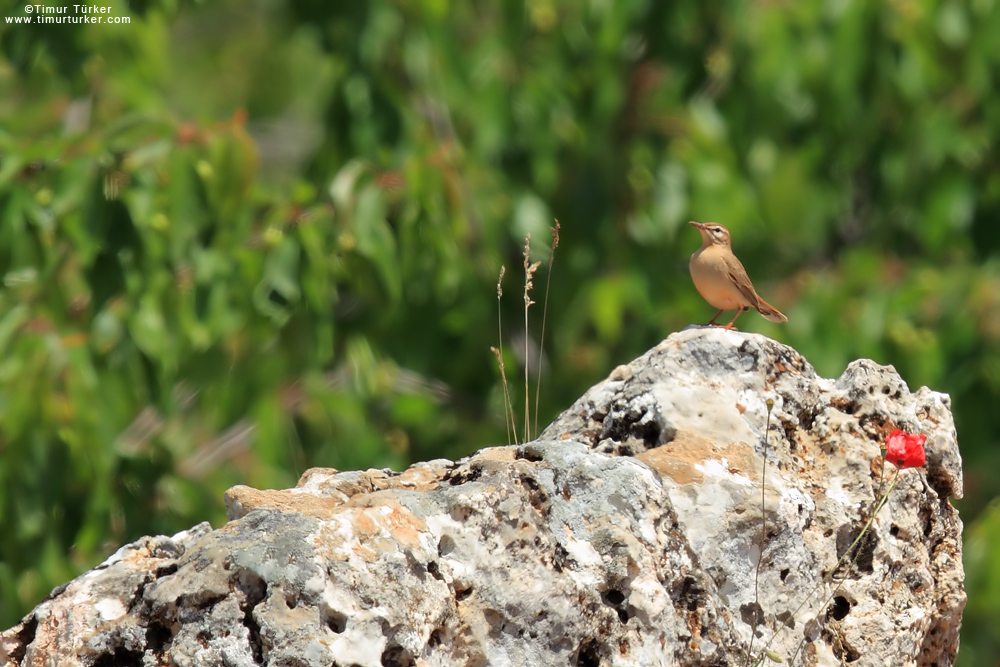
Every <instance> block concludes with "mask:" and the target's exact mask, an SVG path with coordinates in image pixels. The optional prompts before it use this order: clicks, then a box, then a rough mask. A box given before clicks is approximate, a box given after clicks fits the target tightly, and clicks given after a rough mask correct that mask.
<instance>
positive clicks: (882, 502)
mask: <svg viewBox="0 0 1000 667" xmlns="http://www.w3.org/2000/svg"><path fill="white" fill-rule="evenodd" d="M898 481H899V469H898V468H897V469H896V474H895V475H894V476H893V478H892V481H891V482H890V483H889V488H887V489H886V490H885V494H884V495H883V496H882V497H881V498H880V499H879V501H878V503H877V504H876V505H875V509H874V510H872V513H871V516H870V517H868V521H867V522H866V523H865V527H864V528H862V529H861V532H860V533H858V536H857V537H856V538H855V539H854V541H853V542H851V546H849V547H847V550H846V551H845V552H844V555H843V556H841V557H840V559H839V560H838V561H837V564H836V565H834V566H833V569H832V570H830V572H829V573H828V574H827V575H826V576H825V577H823V580H822V581H820V582H819V583H818V584H816V586H814V587H813V589H812V590H811V591H809V594H808V595H806V596H805V598H803V599H802V602H800V603H799V606H798V607H796V608H795V610H794V611H792V613H791V614H790V615H789V618H792V619H794V618H795V615H796V614H798V613H799V611H800V610H801V609H802V607H804V606H805V604H806V602H808V601H809V598H811V597H812V595H813V593H815V592H816V591H818V590H819V589H820V588H821V587H822V586H825V585H826V584H828V583H830V581H831V580H832V579H833V575H834V574H835V573H836V572H837V570H839V569H840V566H841V565H843V564H844V560H845V559H847V558H848V556H850V557H851V559H852V561H851V562H853V559H854V557H855V556H852V555H851V554H852V552H853V551H854V548H855V547H857V546H858V544H860V543H861V540H862V539H864V537H865V535H867V534H868V529H869V528H871V526H872V524H873V523H874V522H875V517H876V516H877V515H878V513H879V512H880V511H881V510H882V507H883V506H884V505H885V502H886V501H887V500H888V499H889V494H890V493H892V490H893V488H894V487H895V486H896V482H898ZM840 586H841V582H838V583H837V585H836V587H834V589H833V592H831V593H830V595H828V596H827V598H826V600H824V602H823V605H821V606H820V609H822V608H823V607H825V606H826V604H827V603H828V602H829V601H830V600H831V599H833V596H834V595H836V594H837V592H838V591H839V590H840ZM787 627H788V625H787V624H782V626H781V627H780V628H779V629H778V630H776V631H775V633H774V634H773V635H771V639H770V640H769V641H768V642H767V644H766V645H765V646H764V653H767V651H768V649H769V648H770V647H771V644H773V643H774V640H775V639H777V638H778V635H780V634H781V632H782V631H783V630H785V629H786V628H787ZM803 643H805V637H803V638H802V642H800V643H799V647H798V648H796V649H795V653H793V654H792V661H794V659H795V656H797V655H798V652H799V649H801V648H802V644H803ZM792 661H789V664H792ZM758 664H759V663H758Z"/></svg>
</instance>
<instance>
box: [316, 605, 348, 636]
mask: <svg viewBox="0 0 1000 667" xmlns="http://www.w3.org/2000/svg"><path fill="white" fill-rule="evenodd" d="M320 617H321V618H322V619H323V625H325V626H326V627H328V628H330V630H332V631H333V632H335V633H337V634H338V635H339V634H340V633H342V632H343V631H344V630H346V629H347V615H346V614H342V613H340V612H339V611H334V610H333V609H330V608H329V607H322V608H321V609H320Z"/></svg>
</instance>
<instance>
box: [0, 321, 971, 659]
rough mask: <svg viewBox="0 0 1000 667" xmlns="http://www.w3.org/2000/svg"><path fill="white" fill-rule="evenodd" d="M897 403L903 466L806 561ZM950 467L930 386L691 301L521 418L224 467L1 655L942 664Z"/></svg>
mask: <svg viewBox="0 0 1000 667" xmlns="http://www.w3.org/2000/svg"><path fill="white" fill-rule="evenodd" d="M768 400H770V401H773V410H772V412H771V415H770V426H768V409H767V403H766V402H767V401H768ZM897 427H898V428H901V429H903V430H906V431H910V432H915V433H923V434H926V435H927V436H928V439H927V451H928V462H927V465H926V467H925V468H922V469H906V470H902V471H900V473H899V478H898V482H897V483H896V486H895V487H894V488H893V490H892V493H891V494H890V496H889V500H888V502H887V503H886V504H885V505H884V506H883V507H882V509H881V510H880V511H879V512H878V514H877V515H876V517H875V520H874V522H873V524H872V527H871V530H870V532H869V533H868V537H867V539H864V540H863V541H862V542H861V545H860V548H859V550H858V556H857V558H856V559H853V561H852V562H851V563H849V564H848V565H844V566H841V567H840V568H839V569H838V570H837V573H836V576H835V577H833V580H832V581H827V582H824V576H825V575H827V574H828V573H830V572H831V571H832V570H834V568H835V567H836V566H837V562H838V558H839V556H840V555H841V554H843V553H844V551H845V549H847V547H848V546H849V545H850V544H851V542H852V541H853V540H854V538H855V537H856V536H857V535H858V534H859V533H860V530H861V528H862V527H863V525H864V524H865V522H866V521H867V519H868V517H869V513H870V512H871V511H872V509H873V507H874V505H875V500H876V496H877V493H878V490H879V488H880V473H881V471H882V466H881V465H879V464H878V457H879V455H880V451H879V446H880V443H881V442H882V440H883V439H884V437H885V435H886V434H887V433H889V432H890V431H891V430H892V429H893V428H897ZM765 438H766V442H765ZM765 462H766V463H765ZM892 470H893V469H892V467H891V466H886V471H887V476H888V477H891V475H892ZM762 476H766V481H765V482H764V484H763V487H762V482H761V480H762ZM961 492H962V471H961V459H960V457H959V452H958V445H957V442H956V434H955V428H954V424H953V422H952V417H951V413H950V410H949V399H948V397H947V396H944V395H942V394H938V393H935V392H933V391H930V390H928V389H926V388H922V389H920V390H919V391H917V392H916V393H911V392H910V391H909V390H908V388H907V387H906V384H905V383H904V382H903V381H902V379H901V378H900V377H899V375H897V374H896V372H895V371H894V370H893V369H892V368H891V367H883V366H879V365H877V364H875V363H873V362H871V361H865V360H862V361H858V362H855V363H852V364H851V365H850V366H849V367H848V368H847V370H846V371H845V372H844V374H843V375H842V376H841V377H840V379H838V380H836V381H834V380H827V379H823V378H820V377H818V376H817V375H816V374H815V372H814V371H813V369H812V367H811V366H810V365H809V364H808V363H807V362H806V361H805V360H804V359H803V358H802V357H801V356H800V355H799V354H798V353H796V352H795V350H793V349H791V348H789V347H787V346H784V345H781V344H779V343H776V342H775V341H773V340H770V339H768V338H765V337H763V336H760V335H755V334H746V333H739V332H728V331H722V330H718V329H703V328H691V329H688V330H685V331H683V332H681V333H677V334H674V335H672V336H670V337H669V338H668V339H666V340H665V341H663V342H662V343H661V344H660V345H659V346H657V347H656V348H654V349H653V350H651V351H649V352H648V353H646V354H645V355H643V356H642V357H640V358H639V359H637V360H635V361H634V362H632V363H631V364H628V365H627V366H622V367H619V368H618V369H616V370H615V372H614V373H612V375H611V377H610V378H609V379H607V380H605V381H604V382H602V383H600V384H598V385H597V386H595V387H593V388H592V389H591V390H590V391H588V392H587V393H586V394H585V395H584V396H583V397H582V398H580V399H579V400H578V401H577V402H576V403H575V404H574V405H573V406H572V407H571V408H569V409H568V410H566V411H565V412H564V413H563V414H562V415H561V416H560V417H559V418H558V419H557V420H556V421H555V422H553V423H552V424H551V425H550V426H549V427H548V428H547V429H546V430H545V432H544V433H542V435H541V437H540V438H538V439H537V440H536V441H534V442H531V443H528V444H526V445H522V446H508V447H494V448H488V449H483V450H481V451H479V452H478V453H476V454H474V455H472V456H470V457H467V458H465V459H462V460H460V461H457V462H451V461H445V460H437V461H430V462H427V463H420V464H417V465H414V466H413V467H411V468H409V469H408V470H406V471H404V472H402V473H396V472H392V471H388V470H369V471H365V472H338V471H336V470H332V469H313V470H309V471H307V472H306V473H305V474H304V475H303V477H302V479H301V480H300V482H299V484H298V486H297V487H296V488H294V489H288V490H284V491H259V490H255V489H250V488H248V487H236V488H234V489H231V490H230V491H229V492H228V493H227V496H226V500H227V503H228V507H229V511H230V517H231V519H232V520H231V521H230V522H229V523H228V524H226V525H225V526H222V527H221V528H219V529H216V530H212V529H211V527H210V526H208V525H207V524H202V525H200V526H196V527H194V528H192V529H190V530H188V531H185V532H183V533H180V534H178V535H174V536H173V537H162V536H161V537H147V538H143V539H141V540H139V541H138V542H135V543H133V544H130V545H127V546H125V547H122V548H121V549H120V550H119V551H118V552H117V553H116V554H115V555H114V556H112V557H111V558H109V559H108V560H107V561H106V562H105V563H103V564H102V565H100V566H98V567H97V568H95V569H94V570H92V571H91V572H88V573H86V574H84V575H82V576H81V577H78V578H77V579H75V580H73V581H72V582H70V583H69V584H67V585H65V586H63V587H60V588H59V589H56V590H55V591H53V593H52V594H51V595H50V596H49V598H48V599H46V600H45V601H44V602H42V603H41V604H40V605H39V606H38V607H37V608H36V609H35V610H34V611H33V612H32V613H31V614H29V615H28V616H27V617H26V618H25V619H24V620H23V621H22V622H21V623H20V624H19V625H18V626H16V627H14V628H11V629H10V630H8V631H6V632H4V633H2V635H0V663H7V664H10V665H19V666H20V665H33V666H35V665H37V666H41V665H55V664H58V665H60V666H75V665H85V666H91V665H111V664H115V665H126V664H128V665H145V666H147V667H153V666H154V665H219V666H223V665H225V666H229V667H253V666H256V665H269V666H275V667H276V666H293V665H294V666H296V667H306V666H309V667H320V666H322V667H329V666H330V665H339V666H341V667H348V666H349V665H361V666H377V665H390V666H397V667H400V666H404V665H414V666H416V665H420V666H424V665H427V666H432V665H580V666H590V665H643V666H645V665H684V666H689V665H690V666H693V665H700V666H703V667H708V666H710V665H717V666H723V665H734V666H735V665H744V664H746V657H745V656H746V654H747V650H748V648H749V645H750V641H751V636H753V653H754V655H761V651H762V650H763V649H764V648H765V645H766V646H767V650H768V651H771V652H773V653H774V654H776V655H779V656H783V657H784V659H785V662H786V663H787V662H788V660H789V659H790V658H792V657H793V655H794V660H795V662H794V664H796V665H841V664H852V665H857V666H859V667H860V666H869V665H870V666H873V667H874V666H878V667H882V666H884V665H920V666H926V667H930V666H931V665H937V666H938V667H946V666H948V665H951V664H953V662H954V657H955V653H956V651H957V648H958V631H959V626H960V622H961V614H962V609H963V607H964V604H965V593H964V591H963V588H962V581H963V573H962V559H961V530H962V524H961V522H960V520H959V518H958V514H957V512H956V511H955V509H954V508H953V507H952V506H951V504H950V503H949V497H961ZM762 493H763V512H762V504H761V503H762ZM762 519H763V520H765V522H766V537H765V539H764V541H763V552H762V553H761V528H762ZM758 561H760V563H759V565H760V566H759V569H758ZM758 571H759V575H758V574H757V573H758ZM755 576H756V578H757V581H756V585H755ZM817 586H818V590H816V588H817ZM755 591H756V592H755ZM779 628H783V630H782V631H781V632H779V634H778V635H777V638H776V639H774V640H773V641H771V638H772V636H774V634H775V631H776V630H778V629H779Z"/></svg>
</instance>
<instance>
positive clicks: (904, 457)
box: [885, 428, 927, 468]
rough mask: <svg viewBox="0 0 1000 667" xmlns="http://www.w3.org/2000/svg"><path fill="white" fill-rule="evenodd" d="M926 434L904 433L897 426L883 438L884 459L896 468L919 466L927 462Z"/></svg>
mask: <svg viewBox="0 0 1000 667" xmlns="http://www.w3.org/2000/svg"><path fill="white" fill-rule="evenodd" d="M925 442H927V436H926V435H920V434H918V433H906V432H905V431H900V430H899V429H898V428H897V429H896V430H895V431H893V432H892V433H890V434H889V437H888V438H886V439H885V459H886V461H888V462H889V463H892V464H893V465H895V466H896V467H897V468H919V467H920V466H922V465H924V464H925V463H926V462H927V454H926V453H924V443H925Z"/></svg>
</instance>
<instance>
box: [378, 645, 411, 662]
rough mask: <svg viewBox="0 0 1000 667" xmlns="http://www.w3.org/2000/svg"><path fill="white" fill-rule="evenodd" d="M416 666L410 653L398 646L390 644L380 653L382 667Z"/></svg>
mask: <svg viewBox="0 0 1000 667" xmlns="http://www.w3.org/2000/svg"><path fill="white" fill-rule="evenodd" d="M416 664H417V663H416V661H415V660H414V659H413V656H412V655H410V652H409V651H407V650H406V649H404V648H403V647H402V646H400V645H399V644H390V645H389V646H387V647H386V649H385V650H384V651H382V667H413V666H414V665H416Z"/></svg>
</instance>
